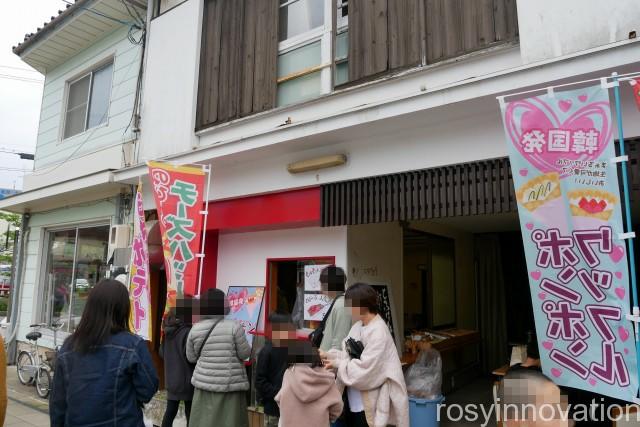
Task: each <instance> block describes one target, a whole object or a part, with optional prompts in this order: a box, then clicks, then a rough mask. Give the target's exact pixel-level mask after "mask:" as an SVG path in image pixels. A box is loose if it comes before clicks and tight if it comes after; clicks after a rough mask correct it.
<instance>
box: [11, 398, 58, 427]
mask: <svg viewBox="0 0 640 427" xmlns="http://www.w3.org/2000/svg"><path fill="white" fill-rule="evenodd" d="M48 425H49V414H47V413H46V412H42V411H40V410H38V409H33V408H32V407H30V406H26V405H23V404H22V403H20V402H18V401H16V400H14V399H13V398H9V405H8V406H7V416H6V418H5V420H4V426H5V427H47V426H48Z"/></svg>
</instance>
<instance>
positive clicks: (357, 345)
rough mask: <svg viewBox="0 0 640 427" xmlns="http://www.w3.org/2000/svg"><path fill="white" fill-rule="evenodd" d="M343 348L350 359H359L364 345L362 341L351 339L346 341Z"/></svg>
mask: <svg viewBox="0 0 640 427" xmlns="http://www.w3.org/2000/svg"><path fill="white" fill-rule="evenodd" d="M345 347H346V349H347V353H349V356H350V357H351V358H352V359H360V356H362V352H363V351H364V344H362V341H358V340H355V339H353V338H351V337H349V338H348V339H347V341H346V342H345Z"/></svg>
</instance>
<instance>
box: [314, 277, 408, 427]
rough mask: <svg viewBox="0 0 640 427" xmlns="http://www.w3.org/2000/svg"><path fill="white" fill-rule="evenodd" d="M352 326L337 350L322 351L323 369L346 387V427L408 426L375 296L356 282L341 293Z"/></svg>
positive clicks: (403, 392)
mask: <svg viewBox="0 0 640 427" xmlns="http://www.w3.org/2000/svg"><path fill="white" fill-rule="evenodd" d="M345 306H346V307H348V308H350V310H351V315H352V317H353V320H355V321H356V322H355V324H354V325H353V327H352V328H351V330H350V331H349V335H348V337H347V338H346V339H345V340H344V342H343V344H342V350H341V351H340V350H330V351H329V352H326V353H322V354H321V357H322V358H323V362H324V365H325V367H326V368H327V369H332V370H335V371H336V372H337V383H338V386H339V387H340V388H341V389H344V388H345V387H346V390H347V397H348V404H349V408H348V411H347V413H346V421H347V426H348V427H386V426H387V425H393V426H396V427H408V426H409V399H408V396H407V386H406V384H405V381H404V375H403V373H402V364H401V363H400V358H399V357H398V351H397V349H396V346H395V342H394V341H393V337H392V336H391V333H390V332H389V328H388V327H387V324H386V322H385V321H384V319H382V317H380V315H379V314H378V294H377V292H376V291H375V290H374V289H373V288H372V287H371V286H369V285H366V284H364V283H356V284H354V285H352V286H350V287H349V288H348V289H347V291H346V293H345Z"/></svg>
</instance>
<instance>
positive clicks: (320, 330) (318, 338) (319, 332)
mask: <svg viewBox="0 0 640 427" xmlns="http://www.w3.org/2000/svg"><path fill="white" fill-rule="evenodd" d="M341 296H342V294H340V295H338V296H337V297H336V298H335V299H334V300H333V302H332V303H331V306H329V311H327V314H325V316H324V317H323V318H322V321H321V322H320V325H319V326H318V327H317V328H316V329H315V330H314V331H313V332H311V333H310V334H309V341H311V344H312V345H313V346H314V347H316V348H320V344H322V338H323V337H324V328H325V325H326V324H327V319H328V318H329V315H330V314H331V310H333V305H334V304H335V303H336V301H337V300H338V298H340V297H341Z"/></svg>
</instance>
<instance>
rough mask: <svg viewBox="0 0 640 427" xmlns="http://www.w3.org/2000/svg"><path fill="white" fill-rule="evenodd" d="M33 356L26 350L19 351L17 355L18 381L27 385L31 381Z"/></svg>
mask: <svg viewBox="0 0 640 427" xmlns="http://www.w3.org/2000/svg"><path fill="white" fill-rule="evenodd" d="M33 365H34V362H33V357H32V356H31V354H30V353H28V352H26V351H21V352H20V354H19V355H18V362H17V363H16V368H17V370H18V381H20V383H21V384H24V385H29V384H32V383H33Z"/></svg>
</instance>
